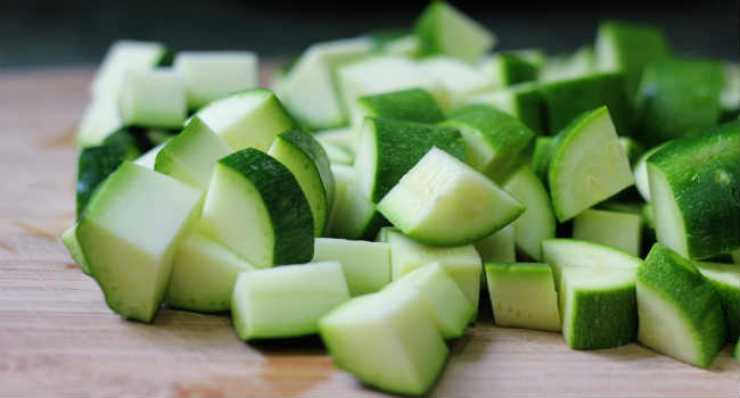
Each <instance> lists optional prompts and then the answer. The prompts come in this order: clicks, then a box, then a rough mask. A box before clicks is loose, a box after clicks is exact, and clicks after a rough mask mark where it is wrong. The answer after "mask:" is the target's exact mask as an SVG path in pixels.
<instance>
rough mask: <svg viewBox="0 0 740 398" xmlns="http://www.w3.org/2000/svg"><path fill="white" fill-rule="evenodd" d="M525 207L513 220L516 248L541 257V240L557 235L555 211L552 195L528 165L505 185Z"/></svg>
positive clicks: (535, 257) (532, 255)
mask: <svg viewBox="0 0 740 398" xmlns="http://www.w3.org/2000/svg"><path fill="white" fill-rule="evenodd" d="M504 189H506V191H508V192H509V193H510V194H511V196H513V197H514V198H516V199H517V200H519V201H520V202H521V203H522V204H524V206H525V210H524V213H522V215H521V216H519V217H518V218H517V219H516V220H514V222H513V224H512V225H513V226H514V234H515V240H516V247H517V248H518V249H519V250H521V251H522V252H524V254H526V255H527V256H529V257H531V258H532V259H535V260H540V259H541V258H542V241H544V240H546V239H551V238H554V237H555V228H556V223H555V214H553V211H552V204H550V197H549V195H548V194H547V191H546V190H545V187H544V186H543V185H542V181H540V179H539V178H537V176H536V175H534V173H532V170H530V169H529V167H522V168H520V169H519V171H517V172H516V173H515V174H514V175H513V176H511V178H509V181H507V182H506V185H504Z"/></svg>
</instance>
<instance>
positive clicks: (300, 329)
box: [231, 261, 350, 340]
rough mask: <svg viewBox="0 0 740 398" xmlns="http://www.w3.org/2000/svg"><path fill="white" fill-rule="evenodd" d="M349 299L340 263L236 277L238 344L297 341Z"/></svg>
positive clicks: (234, 316) (233, 305) (233, 310)
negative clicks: (290, 339) (264, 340)
mask: <svg viewBox="0 0 740 398" xmlns="http://www.w3.org/2000/svg"><path fill="white" fill-rule="evenodd" d="M349 299H350V296H349V290H348V289H347V283H346V282H345V280H344V275H343V274H342V266H341V265H339V263H338V262H335V261H328V262H321V263H308V264H299V265H290V266H284V267H276V268H272V269H262V270H257V271H252V272H243V273H241V274H239V277H238V278H237V280H236V285H234V292H233V296H232V299H231V320H232V322H233V323H234V328H235V329H236V333H237V335H238V336H239V338H240V339H242V340H253V339H274V338H285V337H298V336H305V335H309V334H314V333H317V332H318V324H319V320H320V319H321V318H322V317H323V316H324V315H326V314H327V313H329V312H330V311H331V310H332V309H334V308H335V307H337V306H339V305H341V304H342V303H344V302H346V301H348V300H349Z"/></svg>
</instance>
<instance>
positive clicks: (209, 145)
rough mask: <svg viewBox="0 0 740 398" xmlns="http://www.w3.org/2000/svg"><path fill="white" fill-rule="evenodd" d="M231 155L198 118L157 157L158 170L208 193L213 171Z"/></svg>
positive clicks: (156, 169) (155, 165)
mask: <svg viewBox="0 0 740 398" xmlns="http://www.w3.org/2000/svg"><path fill="white" fill-rule="evenodd" d="M230 152H231V148H229V147H228V146H227V145H226V143H225V142H223V141H222V140H221V139H220V138H218V136H216V135H215V134H214V133H213V132H212V131H211V130H210V129H209V128H208V126H206V125H205V124H204V123H203V122H201V121H200V119H198V118H197V117H195V118H193V119H191V120H190V122H189V123H188V125H187V126H186V127H185V130H183V131H182V132H181V133H180V134H178V135H177V136H175V137H174V138H172V139H170V140H169V141H167V143H165V144H164V147H163V148H162V149H161V150H160V151H159V152H158V153H157V156H156V161H155V164H154V170H155V171H158V172H160V173H162V174H166V175H169V176H170V177H173V178H176V179H178V180H180V181H182V182H184V183H186V184H189V185H191V186H193V187H195V188H198V189H201V190H203V191H205V190H206V189H208V184H209V183H210V181H211V175H212V174H213V167H214V166H215V165H216V162H218V160H219V159H221V158H223V157H225V156H226V155H228V154H229V153H230Z"/></svg>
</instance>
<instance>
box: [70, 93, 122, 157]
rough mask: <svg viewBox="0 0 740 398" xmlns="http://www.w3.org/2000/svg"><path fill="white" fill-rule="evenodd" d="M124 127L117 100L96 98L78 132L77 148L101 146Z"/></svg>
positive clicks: (88, 106) (85, 113) (84, 114)
mask: <svg viewBox="0 0 740 398" xmlns="http://www.w3.org/2000/svg"><path fill="white" fill-rule="evenodd" d="M122 126H123V120H121V115H120V112H119V111H118V101H117V100H116V98H108V97H101V98H94V99H93V100H92V101H91V102H90V103H89V104H88V105H87V107H86V108H85V112H84V113H83V115H82V119H81V120H80V124H79V128H78V130H77V146H78V147H80V148H85V147H89V146H95V145H100V144H101V143H102V142H103V140H104V139H105V137H107V136H108V135H109V134H110V133H112V132H114V131H116V130H118V129H119V128H121V127H122Z"/></svg>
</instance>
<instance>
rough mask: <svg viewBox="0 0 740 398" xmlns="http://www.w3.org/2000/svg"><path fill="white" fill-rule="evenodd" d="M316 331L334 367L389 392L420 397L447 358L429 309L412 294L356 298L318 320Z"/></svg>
mask: <svg viewBox="0 0 740 398" xmlns="http://www.w3.org/2000/svg"><path fill="white" fill-rule="evenodd" d="M319 330H320V333H321V339H322V340H323V341H324V344H325V345H326V347H327V348H328V350H329V353H330V355H331V357H332V360H333V361H334V364H335V365H336V366H337V367H339V368H341V369H344V370H346V371H348V372H350V373H352V374H353V375H354V376H355V377H357V378H358V379H360V380H361V381H362V382H363V383H365V384H368V385H370V386H373V387H375V388H379V389H381V390H385V391H388V392H391V393H398V394H412V395H421V394H423V393H424V392H426V391H427V390H428V389H429V388H430V387H431V385H432V384H433V383H434V381H435V380H436V378H437V376H438V375H439V374H440V372H441V371H442V368H443V367H444V364H445V362H446V358H447V355H448V349H447V346H446V345H445V343H444V340H443V338H442V335H441V334H440V332H439V331H438V330H437V327H436V324H435V321H434V318H433V316H432V314H431V313H430V312H429V310H428V305H426V303H425V302H424V301H423V300H420V299H419V295H418V294H417V292H414V291H405V290H395V289H394V290H392V291H383V292H380V293H375V294H371V295H365V296H361V297H357V298H354V299H352V300H351V301H349V302H348V303H346V304H344V305H342V306H340V307H339V308H337V309H336V310H334V311H332V312H331V313H330V314H328V315H327V316H325V317H324V318H322V319H321V322H320V324H319Z"/></svg>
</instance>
